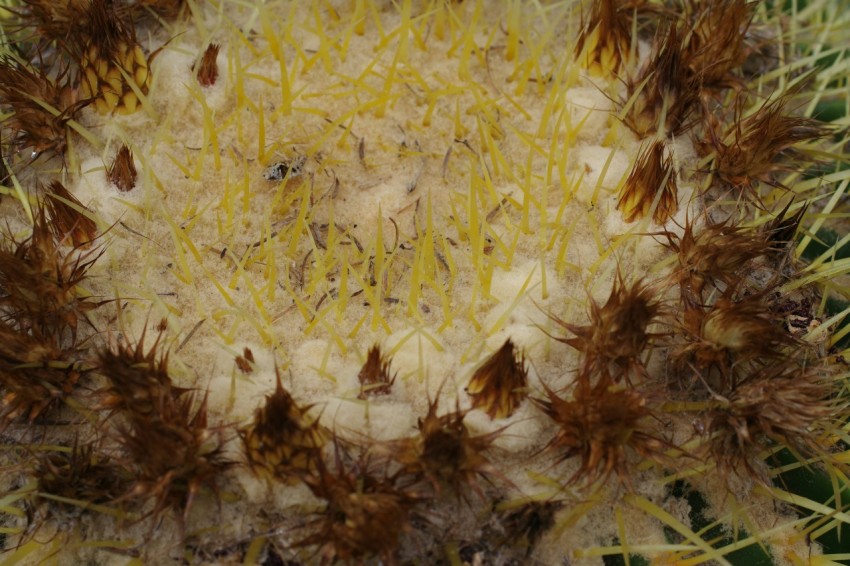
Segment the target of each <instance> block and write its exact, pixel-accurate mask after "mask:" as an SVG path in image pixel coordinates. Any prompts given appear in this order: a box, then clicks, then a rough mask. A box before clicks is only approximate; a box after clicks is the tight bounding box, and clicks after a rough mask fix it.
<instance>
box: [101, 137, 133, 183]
mask: <svg viewBox="0 0 850 566" xmlns="http://www.w3.org/2000/svg"><path fill="white" fill-rule="evenodd" d="M137 177H138V174H137V173H136V164H135V163H134V162H133V152H132V151H130V148H129V147H127V145H126V144H122V145H121V148H120V149H119V150H118V153H116V154H115V160H114V161H113V162H112V166H111V167H110V168H109V170H108V171H107V172H106V178H107V179H109V182H110V183H112V184H113V185H115V186H116V187H118V190H119V191H122V192H125V193H126V192H127V191H131V190H133V187H135V186H136V178H137Z"/></svg>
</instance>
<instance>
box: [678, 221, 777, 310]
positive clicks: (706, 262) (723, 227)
mask: <svg viewBox="0 0 850 566" xmlns="http://www.w3.org/2000/svg"><path fill="white" fill-rule="evenodd" d="M663 235H664V236H666V238H667V244H666V245H667V247H668V248H670V249H671V250H672V251H674V252H675V253H676V254H677V255H678V258H679V265H680V269H679V270H678V271H676V272H675V273H674V277H675V279H676V282H677V283H678V284H679V286H680V288H681V290H682V296H683V299H685V302H686V303H689V304H701V303H702V294H703V290H704V289H705V288H706V286H707V285H712V286H717V285H718V284H723V286H724V287H727V288H728V287H732V286H734V285H735V284H736V283H737V282H738V281H740V279H741V278H740V275H739V273H740V271H741V269H743V268H744V267H745V266H746V265H747V263H749V262H750V261H751V260H753V259H755V258H757V257H759V256H762V255H764V254H766V253H767V252H768V251H770V249H771V247H770V244H769V242H767V241H766V240H765V237H764V234H763V233H759V232H757V231H755V230H753V229H749V228H746V227H743V226H734V225H733V224H732V221H731V220H724V221H722V222H713V223H708V224H706V225H704V226H702V227H696V226H695V225H694V223H693V222H692V221H690V220H688V221H687V222H686V223H685V227H684V230H683V232H682V235H681V236H680V235H678V234H675V233H673V232H664V233H663Z"/></svg>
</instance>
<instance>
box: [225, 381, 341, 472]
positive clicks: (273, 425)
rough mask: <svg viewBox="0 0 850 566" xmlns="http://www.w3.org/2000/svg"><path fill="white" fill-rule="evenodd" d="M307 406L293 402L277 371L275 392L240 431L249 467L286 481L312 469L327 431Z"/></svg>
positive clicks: (318, 460)
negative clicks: (308, 413) (248, 424)
mask: <svg viewBox="0 0 850 566" xmlns="http://www.w3.org/2000/svg"><path fill="white" fill-rule="evenodd" d="M308 410H309V407H306V408H303V409H302V408H301V407H299V406H298V405H297V404H296V403H295V400H294V399H293V398H292V396H291V395H290V394H289V393H288V392H287V391H286V390H285V389H284V388H283V384H282V383H281V381H280V374H278V376H277V388H276V389H275V392H274V393H273V394H272V395H268V396H266V402H265V405H263V406H262V407H260V408H258V409H257V410H256V412H255V413H254V422H253V423H252V424H251V425H250V426H249V427H248V428H247V429H244V430H242V431H240V436H241V437H242V442H243V445H244V447H245V454H246V456H247V458H248V465H249V466H250V467H251V469H252V470H254V471H255V472H263V473H264V474H265V475H266V476H267V477H269V478H272V479H276V480H278V481H283V482H285V483H290V484H293V483H297V482H298V481H299V480H301V479H303V477H304V476H305V475H306V474H308V473H314V472H315V471H316V466H317V465H318V463H319V462H321V460H322V447H323V446H324V445H325V443H326V442H327V439H328V433H327V431H326V430H325V429H324V428H323V427H322V426H321V425H319V422H318V419H316V418H312V417H309V416H308V415H307V411H308Z"/></svg>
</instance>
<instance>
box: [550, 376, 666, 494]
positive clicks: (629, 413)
mask: <svg viewBox="0 0 850 566" xmlns="http://www.w3.org/2000/svg"><path fill="white" fill-rule="evenodd" d="M544 387H546V394H547V399H545V400H544V399H535V400H534V401H535V403H536V404H537V405H538V406H539V407H540V408H541V409H542V410H543V412H544V413H546V414H547V415H548V416H549V417H550V418H551V419H552V420H553V421H554V422H555V424H556V425H557V426H558V431H557V433H556V434H555V437H554V438H553V439H552V440H551V441H550V442H549V444H548V446H547V449H548V450H550V451H552V452H555V453H557V454H558V455H559V458H560V459H561V460H567V459H569V458H573V457H578V458H579V460H580V465H579V469H578V470H577V471H576V472H575V473H574V474H573V475H572V477H570V478H569V479H568V480H567V482H566V483H567V484H573V483H576V482H578V481H583V482H584V483H585V485H588V486H589V485H591V484H594V483H596V482H597V481H600V480H603V481H604V480H606V479H607V478H608V477H609V476H610V475H611V473H612V472H613V473H616V474H617V478H618V479H619V481H620V483H622V484H628V483H629V482H630V480H629V462H628V459H629V458H628V452H629V451H632V452H634V453H636V454H638V455H640V456H641V457H643V458H649V459H653V460H656V461H659V462H664V461H665V457H664V450H665V449H666V448H667V447H668V446H667V443H665V442H664V441H662V440H661V439H659V438H657V437H656V436H653V435H652V434H650V433H648V432H646V431H645V430H643V426H644V421H645V420H647V418H648V417H650V416H651V414H652V413H651V411H650V410H649V408H648V407H646V400H645V399H644V397H643V396H642V395H641V394H640V393H638V392H637V391H635V390H633V389H625V390H624V389H614V388H611V387H609V386H608V385H607V384H606V383H600V384H597V385H595V386H589V385H587V384H586V380H581V379H580V380H579V385H578V386H577V387H576V388H575V390H574V393H573V400H571V401H567V400H564V399H562V398H560V397H559V396H558V395H557V394H556V393H555V392H554V391H552V390H551V389H550V388H549V387H548V386H545V385H544Z"/></svg>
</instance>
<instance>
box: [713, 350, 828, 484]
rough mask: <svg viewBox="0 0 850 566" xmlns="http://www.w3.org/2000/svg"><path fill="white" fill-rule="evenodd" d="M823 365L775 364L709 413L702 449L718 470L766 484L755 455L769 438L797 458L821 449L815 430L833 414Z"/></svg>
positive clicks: (764, 474)
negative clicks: (705, 446)
mask: <svg viewBox="0 0 850 566" xmlns="http://www.w3.org/2000/svg"><path fill="white" fill-rule="evenodd" d="M829 375H830V371H829V369H828V368H820V367H811V368H805V369H802V368H799V367H796V366H794V365H776V366H772V367H769V368H765V369H764V370H761V371H760V372H758V373H756V374H754V375H752V376H751V377H750V378H749V379H747V380H746V381H744V382H743V383H741V384H739V385H738V386H737V387H735V388H734V390H733V391H732V392H731V394H729V395H728V396H727V397H719V404H718V406H717V407H716V408H714V409H712V411H711V412H710V416H709V426H708V428H707V432H708V433H710V434H711V438H710V440H709V443H708V450H709V452H710V454H711V455H712V457H713V458H714V461H715V462H716V463H717V465H718V467H719V468H720V469H721V471H723V472H724V473H729V472H732V473H735V474H738V475H744V474H747V475H749V476H750V477H751V478H752V479H755V480H757V481H760V482H762V483H764V484H765V485H771V482H770V479H769V477H768V475H767V468H766V466H765V464H764V462H763V461H762V460H761V458H760V454H761V453H762V451H763V449H765V448H767V447H768V445H769V443H770V442H778V443H780V444H783V445H786V446H789V447H791V448H792V449H794V450H796V451H797V452H798V453H799V454H801V455H803V456H808V455H812V454H817V453H825V452H826V449H825V448H824V447H823V445H822V444H821V443H820V442H819V441H818V436H817V432H816V431H815V428H816V427H817V426H818V425H824V424H827V423H828V422H829V421H830V420H831V419H833V418H835V415H836V414H838V413H837V410H838V407H839V401H837V400H836V398H835V393H836V391H835V386H834V382H833V381H831V379H830V377H829Z"/></svg>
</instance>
